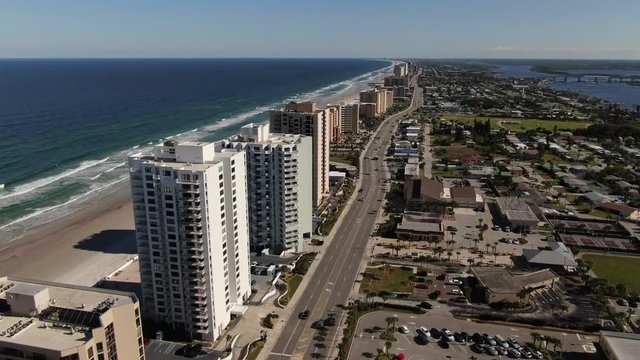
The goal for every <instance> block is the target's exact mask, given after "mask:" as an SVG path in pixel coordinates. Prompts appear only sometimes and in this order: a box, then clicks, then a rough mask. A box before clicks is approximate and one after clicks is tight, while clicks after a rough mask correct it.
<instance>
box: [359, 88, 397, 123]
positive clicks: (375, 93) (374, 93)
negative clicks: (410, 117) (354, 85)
mask: <svg viewBox="0 0 640 360" xmlns="http://www.w3.org/2000/svg"><path fill="white" fill-rule="evenodd" d="M360 103H370V104H376V114H375V116H380V115H382V114H383V113H384V112H385V111H387V109H388V108H389V107H390V106H391V105H392V104H393V91H388V90H386V89H384V88H375V89H370V90H364V91H361V92H360Z"/></svg>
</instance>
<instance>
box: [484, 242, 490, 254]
mask: <svg viewBox="0 0 640 360" xmlns="http://www.w3.org/2000/svg"><path fill="white" fill-rule="evenodd" d="M484 246H485V247H486V248H487V254H488V253H489V248H490V247H491V244H489V243H486V244H484Z"/></svg>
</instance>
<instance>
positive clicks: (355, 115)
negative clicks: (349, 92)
mask: <svg viewBox="0 0 640 360" xmlns="http://www.w3.org/2000/svg"><path fill="white" fill-rule="evenodd" d="M359 119H360V104H358V103H353V104H345V103H342V104H341V105H340V127H341V129H342V133H343V134H357V133H358V130H359V129H360V124H359Z"/></svg>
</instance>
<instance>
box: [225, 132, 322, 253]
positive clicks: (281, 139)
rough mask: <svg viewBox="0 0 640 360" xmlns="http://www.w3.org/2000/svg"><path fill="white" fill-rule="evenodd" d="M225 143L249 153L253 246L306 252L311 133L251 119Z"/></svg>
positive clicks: (310, 206)
mask: <svg viewBox="0 0 640 360" xmlns="http://www.w3.org/2000/svg"><path fill="white" fill-rule="evenodd" d="M219 145H220V147H221V148H233V149H237V150H244V151H245V152H246V153H247V183H248V192H249V224H250V227H249V237H250V239H251V241H250V243H251V248H252V251H261V250H263V249H269V250H270V251H271V252H272V253H275V254H282V253H283V252H284V253H290V252H302V251H303V249H304V247H303V245H304V241H303V240H304V238H310V237H311V232H312V231H313V225H312V222H313V176H312V173H313V164H312V163H313V143H312V138H311V137H310V136H305V135H291V134H270V133H269V126H268V125H258V124H248V125H245V126H243V127H242V129H241V130H240V136H237V137H235V138H232V139H230V140H226V141H221V142H220V143H219Z"/></svg>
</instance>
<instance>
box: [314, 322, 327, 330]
mask: <svg viewBox="0 0 640 360" xmlns="http://www.w3.org/2000/svg"><path fill="white" fill-rule="evenodd" d="M311 328H312V329H317V330H322V329H324V321H323V320H316V321H314V322H313V324H311Z"/></svg>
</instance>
